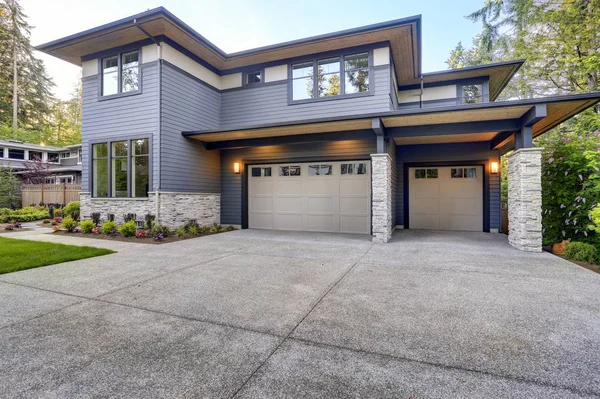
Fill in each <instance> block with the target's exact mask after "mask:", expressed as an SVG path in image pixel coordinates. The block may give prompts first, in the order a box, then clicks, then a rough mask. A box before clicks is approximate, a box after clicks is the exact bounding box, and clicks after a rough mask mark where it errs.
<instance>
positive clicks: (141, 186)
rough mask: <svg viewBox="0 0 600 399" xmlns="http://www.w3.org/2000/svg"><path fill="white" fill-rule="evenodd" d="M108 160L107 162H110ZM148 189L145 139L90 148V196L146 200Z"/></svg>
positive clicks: (148, 161)
mask: <svg viewBox="0 0 600 399" xmlns="http://www.w3.org/2000/svg"><path fill="white" fill-rule="evenodd" d="M109 160H110V162H109ZM149 187H150V148H149V141H148V139H135V140H122V141H113V142H110V143H99V144H94V145H93V146H92V196H93V197H98V198H105V197H114V198H126V197H132V198H145V197H148V191H149Z"/></svg>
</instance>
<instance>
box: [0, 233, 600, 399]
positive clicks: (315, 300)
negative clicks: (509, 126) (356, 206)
mask: <svg viewBox="0 0 600 399" xmlns="http://www.w3.org/2000/svg"><path fill="white" fill-rule="evenodd" d="M15 234H16V233H15ZM18 234H22V237H26V238H29V239H40V238H41V239H44V240H62V241H63V242H67V241H69V240H71V241H69V242H73V240H77V243H78V244H88V245H90V240H89V239H72V238H69V237H58V236H49V235H43V236H41V235H40V234H39V233H27V234H26V233H18ZM11 237H16V235H11ZM91 245H96V246H101V245H103V246H111V245H114V246H118V250H119V252H118V253H116V254H113V255H108V256H104V257H99V258H93V259H87V260H81V261H75V262H68V263H63V264H60V265H54V266H48V267H43V268H38V269H32V270H26V271H22V272H18V273H12V274H7V275H0V397H52V398H66V397H123V398H134V397H139V398H149V397H189V398H199V397H207V398H230V397H239V398H264V397H273V398H275V397H277V398H280V397H315V398H334V397H378V398H385V397H389V398H409V397H411V396H413V397H414V398H450V397H468V398H490V397H495V398H496V397H508V398H527V397H543V398H565V397H600V372H599V370H600V300H599V298H600V275H598V274H595V273H593V272H590V271H588V270H586V269H583V268H581V267H579V266H576V265H573V264H571V263H569V262H566V261H564V260H561V259H559V258H557V257H554V256H553V255H550V254H546V253H543V254H531V253H522V252H519V251H517V250H515V249H513V248H511V247H510V246H509V245H508V243H507V240H506V237H505V236H502V235H498V234H483V233H444V232H421V231H398V232H396V234H395V235H394V237H393V240H392V242H390V243H388V244H376V245H373V244H372V243H371V242H370V241H369V238H368V237H365V236H353V235H330V234H320V233H316V234H310V233H281V232H270V231H259V230H243V231H235V232H230V233H224V234H219V235H215V236H209V237H204V238H198V239H193V240H186V241H181V242H176V243H171V244H164V245H160V246H156V245H143V244H123V243H112V242H103V241H97V240H94V241H92V242H91Z"/></svg>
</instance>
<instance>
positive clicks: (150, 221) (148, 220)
mask: <svg viewBox="0 0 600 399" xmlns="http://www.w3.org/2000/svg"><path fill="white" fill-rule="evenodd" d="M154 218H155V216H154V215H152V214H150V213H147V214H146V216H144V226H146V228H147V229H148V230H150V229H151V228H152V227H154Z"/></svg>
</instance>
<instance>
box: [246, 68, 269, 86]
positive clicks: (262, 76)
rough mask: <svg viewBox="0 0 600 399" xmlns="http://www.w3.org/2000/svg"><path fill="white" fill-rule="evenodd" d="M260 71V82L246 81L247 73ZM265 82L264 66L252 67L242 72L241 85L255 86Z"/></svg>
mask: <svg viewBox="0 0 600 399" xmlns="http://www.w3.org/2000/svg"><path fill="white" fill-rule="evenodd" d="M256 72H259V73H260V82H252V83H248V75H250V74H251V73H256ZM264 84H265V68H253V69H249V70H247V71H245V72H244V73H242V87H255V86H262V85H264Z"/></svg>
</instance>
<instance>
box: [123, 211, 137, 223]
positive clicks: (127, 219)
mask: <svg viewBox="0 0 600 399" xmlns="http://www.w3.org/2000/svg"><path fill="white" fill-rule="evenodd" d="M135 219H136V214H135V213H125V214H123V220H124V221H125V223H127V222H131V221H134V222H135Z"/></svg>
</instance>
